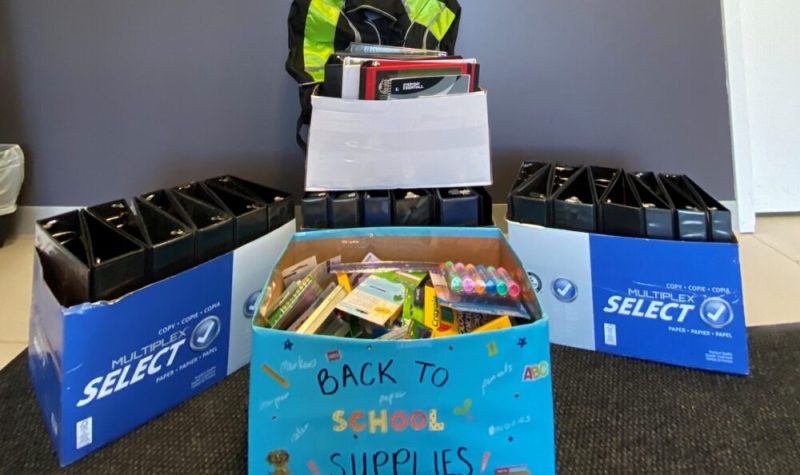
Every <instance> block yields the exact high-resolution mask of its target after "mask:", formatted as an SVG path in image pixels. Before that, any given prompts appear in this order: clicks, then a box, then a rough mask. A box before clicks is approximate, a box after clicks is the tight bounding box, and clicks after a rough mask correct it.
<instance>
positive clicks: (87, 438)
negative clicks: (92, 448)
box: [75, 417, 92, 449]
mask: <svg viewBox="0 0 800 475" xmlns="http://www.w3.org/2000/svg"><path fill="white" fill-rule="evenodd" d="M91 443H92V418H91V417H87V418H86V419H83V420H80V421H78V423H77V424H75V448H77V449H81V448H83V447H86V446H87V445H90V444H91Z"/></svg>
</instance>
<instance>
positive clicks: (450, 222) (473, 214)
mask: <svg viewBox="0 0 800 475" xmlns="http://www.w3.org/2000/svg"><path fill="white" fill-rule="evenodd" d="M300 208H301V213H302V216H303V223H302V227H303V228H304V229H326V228H357V227H381V226H467V227H469V226H489V225H491V224H492V198H491V196H490V195H489V193H488V192H487V191H486V189H485V188H483V187H467V188H437V189H432V190H429V189H417V190H369V191H341V192H309V193H306V195H305V196H304V197H303V200H302V202H301V206H300Z"/></svg>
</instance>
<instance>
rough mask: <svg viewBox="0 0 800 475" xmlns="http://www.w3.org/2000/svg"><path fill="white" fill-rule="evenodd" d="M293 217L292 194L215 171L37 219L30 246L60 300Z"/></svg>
mask: <svg viewBox="0 0 800 475" xmlns="http://www.w3.org/2000/svg"><path fill="white" fill-rule="evenodd" d="M292 219H294V200H293V199H292V197H291V196H290V195H289V194H287V193H284V192H281V191H277V190H273V189H271V188H267V187H265V186H262V185H259V184H257V183H253V182H250V181H247V180H243V179H241V178H236V177H232V176H222V177H216V178H211V179H208V180H205V181H203V182H192V183H188V184H185V185H181V186H177V187H174V188H170V189H163V190H158V191H154V192H151V193H147V194H144V195H141V196H137V197H135V198H133V199H132V200H131V201H130V202H128V201H126V200H122V199H120V200H115V201H111V202H108V203H103V204H100V205H95V206H90V207H88V208H86V209H80V210H75V211H71V212H68V213H65V214H61V215H58V216H54V217H51V218H47V219H43V220H41V221H39V222H38V223H37V230H36V249H37V251H38V253H39V255H40V257H41V260H42V267H43V271H44V276H45V280H46V281H47V283H48V285H49V286H50V288H51V290H52V291H53V293H54V294H55V296H56V298H57V299H58V301H59V302H60V303H61V304H62V305H65V306H71V305H75V304H79V303H83V302H94V301H99V300H112V299H115V298H118V297H121V296H122V295H125V294H126V293H128V292H131V291H133V290H136V289H138V288H141V287H143V286H145V285H147V284H149V283H151V282H157V281H159V280H162V279H164V278H167V277H169V276H172V275H175V274H177V273H179V272H182V271H184V270H186V269H189V268H190V267H193V266H196V265H198V264H201V263H203V262H206V261H208V260H210V259H213V258H215V257H217V256H220V255H222V254H225V253H227V252H229V251H231V250H232V249H235V248H238V247H239V246H242V245H244V244H247V243H249V242H251V241H253V240H255V239H257V238H259V237H261V236H263V235H265V234H267V233H269V232H271V231H273V230H275V229H277V228H279V227H280V226H282V225H283V224H285V223H287V222H289V221H291V220H292Z"/></svg>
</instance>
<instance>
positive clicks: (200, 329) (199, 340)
mask: <svg viewBox="0 0 800 475" xmlns="http://www.w3.org/2000/svg"><path fill="white" fill-rule="evenodd" d="M221 329H222V322H221V321H220V319H219V317H215V316H213V315H212V316H210V317H206V318H204V319H203V320H202V321H201V322H200V323H198V324H197V326H196V327H194V330H192V337H191V339H190V340H189V347H190V348H191V349H193V350H194V351H203V350H205V349H207V348H208V347H210V346H211V345H212V344H213V343H214V340H216V339H217V337H218V336H219V332H220V330H221Z"/></svg>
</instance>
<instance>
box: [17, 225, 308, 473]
mask: <svg viewBox="0 0 800 475" xmlns="http://www.w3.org/2000/svg"><path fill="white" fill-rule="evenodd" d="M294 232H295V221H294V220H293V221H291V222H289V223H287V224H285V225H283V226H282V227H280V228H278V229H276V230H275V231H273V232H271V233H269V234H267V235H265V236H263V237H261V238H258V239H257V240H255V241H252V242H250V243H248V244H246V245H244V246H241V247H239V248H238V249H236V250H234V251H232V252H229V253H227V254H224V255H222V256H220V257H217V258H216V259H213V260H211V261H208V262H206V263H203V264H201V265H199V266H197V267H194V268H192V269H189V270H187V271H184V272H182V273H180V274H177V275H175V276H172V277H169V278H167V279H164V280H161V281H159V282H156V283H154V284H151V285H149V286H147V287H144V288H142V289H139V290H137V291H134V292H131V293H130V294H128V295H125V296H124V297H121V298H119V299H117V300H114V301H110V302H96V303H87V304H81V305H76V306H73V307H69V308H64V307H62V306H60V305H59V303H58V302H57V301H56V299H55V297H54V296H53V294H52V292H51V291H50V289H49V287H48V286H47V284H46V283H45V281H44V279H43V278H42V266H41V263H40V261H39V257H38V255H37V258H36V265H35V270H34V282H33V305H32V308H31V319H30V342H29V343H30V345H29V348H28V357H29V360H28V366H29V370H30V374H31V379H32V381H33V386H34V389H35V392H36V397H37V399H38V401H39V405H40V406H41V410H42V413H43V415H44V418H45V421H46V426H47V429H48V432H49V433H50V437H51V439H52V441H53V446H54V448H55V450H56V452H57V453H58V456H59V461H60V463H61V465H62V466H63V465H67V464H70V463H72V462H74V461H75V460H78V459H79V458H81V457H83V456H85V455H87V454H88V453H90V452H93V451H94V450H96V449H98V448H100V447H102V446H104V445H106V444H108V443H109V442H111V441H113V440H114V439H117V438H118V437H120V436H122V435H124V434H126V433H127V432H129V431H131V430H132V429H134V428H136V427H138V426H140V425H142V424H144V423H145V422H147V421H148V420H150V419H152V418H154V417H156V416H158V415H159V414H161V413H162V412H164V411H166V410H168V409H169V408H171V407H173V406H175V405H177V404H178V403H180V402H181V401H183V400H185V399H187V398H189V397H191V396H193V395H195V394H197V393H198V392H200V391H203V390H204V389H206V388H208V387H210V386H212V385H213V384H215V383H216V382H218V381H220V380H221V379H223V378H225V377H226V376H227V375H229V374H230V373H232V372H234V371H236V370H237V369H239V368H241V367H242V366H244V365H245V364H247V363H248V362H249V360H250V344H251V335H250V333H251V330H250V328H251V324H250V320H251V319H252V316H253V315H254V313H255V311H256V307H255V306H256V298H257V296H258V295H259V294H260V292H261V290H260V289H261V288H262V286H263V283H264V279H266V278H267V276H268V275H269V272H270V269H271V268H272V267H273V266H274V264H275V262H276V260H277V258H278V256H279V255H280V252H281V251H282V250H283V249H284V248H285V246H286V243H287V242H289V239H290V238H291V236H292V235H293V234H294Z"/></svg>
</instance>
